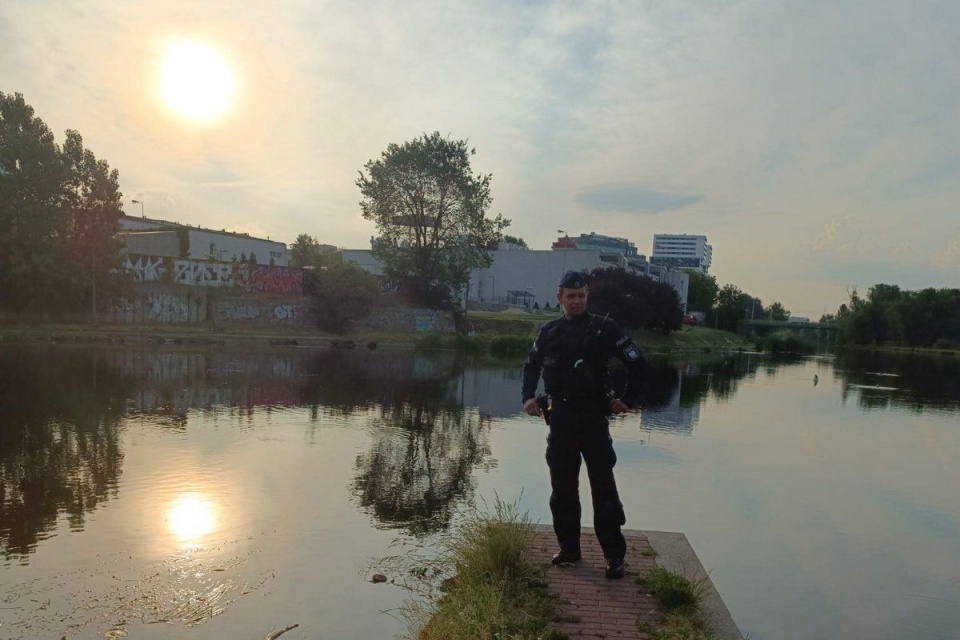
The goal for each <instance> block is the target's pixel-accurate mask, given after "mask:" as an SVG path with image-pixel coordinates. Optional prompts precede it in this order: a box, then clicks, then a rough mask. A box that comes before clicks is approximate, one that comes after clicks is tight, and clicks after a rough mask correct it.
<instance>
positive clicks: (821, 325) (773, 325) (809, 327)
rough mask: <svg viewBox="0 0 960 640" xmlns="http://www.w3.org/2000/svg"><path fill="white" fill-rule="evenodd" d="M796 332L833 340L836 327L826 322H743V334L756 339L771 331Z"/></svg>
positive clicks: (835, 334) (835, 335)
mask: <svg viewBox="0 0 960 640" xmlns="http://www.w3.org/2000/svg"><path fill="white" fill-rule="evenodd" d="M784 330H786V331H797V332H802V333H806V332H810V331H815V332H816V334H817V338H825V339H827V340H833V339H834V338H836V337H837V325H836V324H834V323H826V322H780V321H777V320H746V321H745V322H744V333H746V334H748V335H749V334H751V333H752V334H753V335H756V336H757V337H760V336H765V335H767V334H768V333H771V332H773V331H784Z"/></svg>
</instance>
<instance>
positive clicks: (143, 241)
mask: <svg viewBox="0 0 960 640" xmlns="http://www.w3.org/2000/svg"><path fill="white" fill-rule="evenodd" d="M120 229H121V231H120V233H119V234H118V237H119V238H120V239H121V240H122V241H123V242H124V245H125V248H124V251H125V252H126V253H132V254H138V255H149V256H159V257H167V258H181V259H189V260H212V261H217V262H233V260H234V259H237V260H240V259H241V258H244V257H245V258H247V259H248V260H249V259H250V257H251V256H253V257H254V258H255V262H256V264H261V265H273V266H277V267H286V266H288V265H289V259H288V256H287V245H286V244H284V243H282V242H276V241H273V240H270V239H263V238H254V237H253V236H251V235H250V234H247V233H234V232H231V231H224V230H220V231H215V230H213V229H203V228H201V227H191V226H189V225H183V224H179V223H176V222H168V221H166V220H154V219H151V218H143V217H140V218H138V217H134V216H124V217H123V218H121V219H120Z"/></svg>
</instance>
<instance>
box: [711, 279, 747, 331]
mask: <svg viewBox="0 0 960 640" xmlns="http://www.w3.org/2000/svg"><path fill="white" fill-rule="evenodd" d="M747 298H749V296H747V294H745V293H744V292H743V291H741V290H740V288H739V287H737V286H736V285H732V284H727V285H724V286H723V288H722V289H720V292H719V293H718V294H717V317H716V325H717V328H718V329H723V330H724V331H736V329H737V324H738V323H739V322H740V320H741V319H742V318H743V316H744V314H743V307H744V302H745V301H746V299H747Z"/></svg>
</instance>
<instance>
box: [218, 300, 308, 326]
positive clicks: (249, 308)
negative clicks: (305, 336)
mask: <svg viewBox="0 0 960 640" xmlns="http://www.w3.org/2000/svg"><path fill="white" fill-rule="evenodd" d="M217 315H218V316H219V318H220V320H222V321H225V322H228V321H234V322H236V321H243V320H263V321H269V322H289V321H292V320H296V319H297V305H295V304H275V305H270V304H266V305H264V304H260V303H258V302H257V301H255V300H223V301H219V302H218V306H217Z"/></svg>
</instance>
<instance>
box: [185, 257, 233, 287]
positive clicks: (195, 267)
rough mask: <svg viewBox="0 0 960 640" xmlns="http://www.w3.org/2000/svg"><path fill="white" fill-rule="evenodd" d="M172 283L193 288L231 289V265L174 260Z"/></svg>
mask: <svg viewBox="0 0 960 640" xmlns="http://www.w3.org/2000/svg"><path fill="white" fill-rule="evenodd" d="M173 281H174V283H176V284H187V285H191V286H194V287H232V286H233V265H232V264H227V263H225V262H201V261H199V260H175V261H174V262H173Z"/></svg>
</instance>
